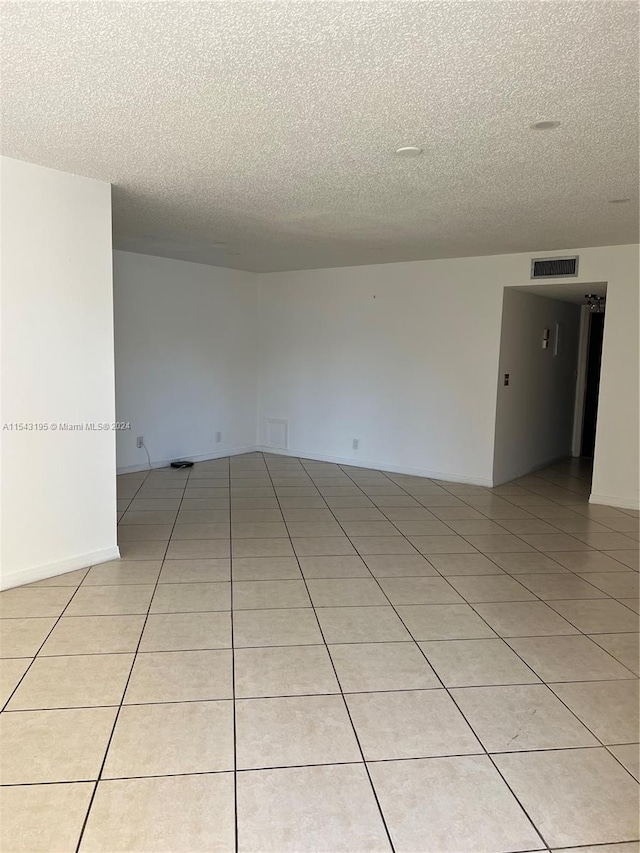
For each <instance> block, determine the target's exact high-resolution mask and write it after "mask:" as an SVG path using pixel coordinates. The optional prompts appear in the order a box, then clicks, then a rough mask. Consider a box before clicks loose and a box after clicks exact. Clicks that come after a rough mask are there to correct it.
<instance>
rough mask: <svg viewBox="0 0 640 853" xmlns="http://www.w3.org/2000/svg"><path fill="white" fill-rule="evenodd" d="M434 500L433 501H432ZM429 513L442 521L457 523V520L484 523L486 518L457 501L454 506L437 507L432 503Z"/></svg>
mask: <svg viewBox="0 0 640 853" xmlns="http://www.w3.org/2000/svg"><path fill="white" fill-rule="evenodd" d="M434 500H435V499H434ZM432 507H433V508H432V510H431V512H432V513H433V515H435V516H437V517H438V518H441V519H442V520H443V521H449V520H452V521H459V520H463V519H466V520H473V519H475V520H477V521H486V517H485V516H484V515H483V514H482V513H481V512H478V510H477V509H474V508H473V507H471V506H467V505H466V504H463V503H461V502H460V501H457V503H456V504H455V505H454V506H447V505H438V504H435V503H432Z"/></svg>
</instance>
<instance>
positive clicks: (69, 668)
mask: <svg viewBox="0 0 640 853" xmlns="http://www.w3.org/2000/svg"><path fill="white" fill-rule="evenodd" d="M132 663H133V655H131V654H118V655H71V656H69V657H38V658H36V659H35V660H34V662H33V665H32V666H31V668H30V669H29V672H28V673H27V674H26V675H25V677H24V678H23V679H22V682H21V683H20V686H19V687H18V689H17V690H16V692H15V693H14V694H13V696H12V698H11V701H10V702H9V704H8V706H7V709H8V710H9V711H24V710H30V709H33V710H36V709H41V708H80V707H86V706H91V705H119V704H120V701H121V699H122V696H123V694H124V689H125V686H126V683H127V678H128V677H129V672H130V671H131V664H132Z"/></svg>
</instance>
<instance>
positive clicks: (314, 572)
mask: <svg viewBox="0 0 640 853" xmlns="http://www.w3.org/2000/svg"><path fill="white" fill-rule="evenodd" d="M299 559H300V568H301V569H302V574H303V575H304V577H305V578H370V577H371V572H370V571H369V569H368V568H367V567H366V565H365V563H364V561H363V560H362V557H358V556H353V555H352V556H338V557H300V558H299Z"/></svg>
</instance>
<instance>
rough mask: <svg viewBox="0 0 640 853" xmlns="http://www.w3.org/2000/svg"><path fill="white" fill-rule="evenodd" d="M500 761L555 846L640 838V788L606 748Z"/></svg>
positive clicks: (500, 758)
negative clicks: (639, 789) (639, 820)
mask: <svg viewBox="0 0 640 853" xmlns="http://www.w3.org/2000/svg"><path fill="white" fill-rule="evenodd" d="M494 760H495V762H496V764H497V765H498V769H499V770H500V772H501V773H502V774H503V775H504V777H505V779H506V780H507V783H508V784H509V786H510V787H511V789H512V790H513V791H514V793H515V795H516V796H517V797H518V799H519V800H520V802H521V803H522V805H523V806H524V808H525V809H526V811H527V814H529V815H530V817H531V819H532V820H533V821H534V823H535V824H536V826H538V827H539V828H540V832H541V833H542V835H543V837H544V838H545V840H546V841H547V843H548V844H549V845H550V846H554V845H555V846H558V847H565V846H571V845H578V844H605V843H606V842H611V841H629V840H634V839H637V838H638V789H637V784H636V783H635V782H634V780H633V779H632V778H631V777H630V776H629V774H628V773H627V772H626V771H625V770H624V769H623V768H622V767H620V765H619V764H618V762H617V761H616V760H615V759H614V758H613V757H612V756H611V755H609V754H608V752H607V751H606V750H605V749H567V750H559V751H551V752H528V753H520V754H517V753H512V754H510V755H497V756H495V758H494ZM567 815H571V820H567Z"/></svg>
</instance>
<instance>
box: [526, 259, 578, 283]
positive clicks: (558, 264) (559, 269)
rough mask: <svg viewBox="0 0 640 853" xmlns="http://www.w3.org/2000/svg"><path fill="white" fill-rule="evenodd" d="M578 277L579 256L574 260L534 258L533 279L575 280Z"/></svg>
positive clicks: (532, 264) (532, 262) (532, 265)
mask: <svg viewBox="0 0 640 853" xmlns="http://www.w3.org/2000/svg"><path fill="white" fill-rule="evenodd" d="M577 275H578V256H577V255H574V256H573V257H572V258H533V259H532V261H531V278H575V276H577Z"/></svg>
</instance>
